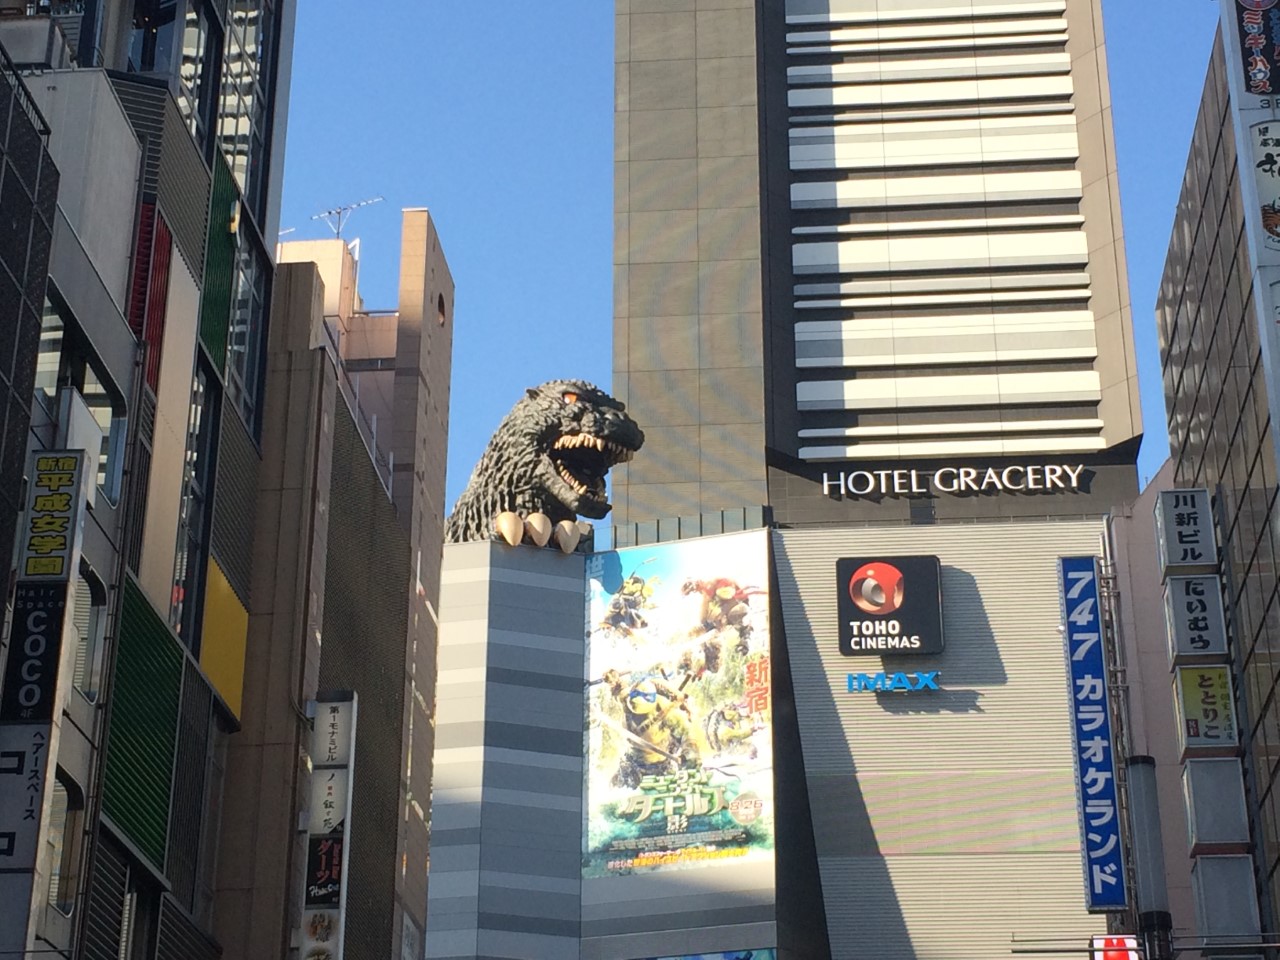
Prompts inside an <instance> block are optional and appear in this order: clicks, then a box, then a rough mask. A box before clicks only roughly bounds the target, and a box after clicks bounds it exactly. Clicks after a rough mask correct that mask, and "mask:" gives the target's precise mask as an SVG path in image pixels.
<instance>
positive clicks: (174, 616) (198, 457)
mask: <svg viewBox="0 0 1280 960" xmlns="http://www.w3.org/2000/svg"><path fill="white" fill-rule="evenodd" d="M218 407H219V402H218V393H217V381H216V379H215V377H214V376H213V375H212V374H211V373H209V372H208V371H207V370H206V369H205V364H204V361H203V360H201V361H200V363H199V364H198V365H197V367H196V374H195V377H194V379H193V380H192V384H191V411H190V415H189V418H188V421H187V453H186V460H185V464H184V469H183V478H182V503H181V508H180V512H179V514H178V550H177V557H176V559H175V561H174V574H173V600H172V605H171V607H170V610H169V624H170V626H172V627H173V629H174V630H175V631H176V632H177V634H178V636H179V638H180V639H181V640H182V642H183V643H184V644H186V646H187V647H188V649H190V650H191V652H192V653H196V654H198V653H199V630H200V622H199V617H200V614H201V612H202V611H203V610H204V584H205V568H206V566H207V563H208V555H209V519H210V508H211V506H212V504H213V477H214V463H213V459H214V452H215V451H216V449H217V442H218V441H217V435H218V429H217V425H218Z"/></svg>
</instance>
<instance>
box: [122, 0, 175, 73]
mask: <svg viewBox="0 0 1280 960" xmlns="http://www.w3.org/2000/svg"><path fill="white" fill-rule="evenodd" d="M177 13H178V0H134V3H133V26H132V30H131V32H130V34H129V70H130V72H132V73H163V74H167V73H169V71H170V69H171V68H172V66H173V51H174V41H175V38H176V36H177Z"/></svg>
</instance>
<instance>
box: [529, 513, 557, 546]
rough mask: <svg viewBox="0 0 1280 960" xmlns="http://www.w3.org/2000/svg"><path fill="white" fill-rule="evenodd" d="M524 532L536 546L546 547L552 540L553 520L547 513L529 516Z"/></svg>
mask: <svg viewBox="0 0 1280 960" xmlns="http://www.w3.org/2000/svg"><path fill="white" fill-rule="evenodd" d="M524 532H525V534H526V535H528V537H529V539H530V540H532V541H533V542H534V543H535V544H537V545H538V546H540V547H545V546H546V545H547V541H548V540H550V539H551V518H550V517H548V516H547V515H546V514H545V513H531V514H529V516H527V517H525V518H524Z"/></svg>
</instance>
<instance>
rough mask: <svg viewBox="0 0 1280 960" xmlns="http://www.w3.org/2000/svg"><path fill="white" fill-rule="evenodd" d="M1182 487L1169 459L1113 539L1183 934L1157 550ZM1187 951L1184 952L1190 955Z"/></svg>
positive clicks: (1188, 897) (1135, 716) (1134, 681)
mask: <svg viewBox="0 0 1280 960" xmlns="http://www.w3.org/2000/svg"><path fill="white" fill-rule="evenodd" d="M1173 486H1174V480H1173V464H1172V461H1166V462H1165V464H1164V466H1162V467H1161V468H1160V471H1159V472H1158V473H1157V474H1156V475H1155V476H1154V477H1153V478H1152V479H1151V482H1150V483H1149V484H1147V488H1146V490H1145V491H1144V493H1143V495H1142V496H1140V497H1139V498H1138V499H1137V500H1136V501H1134V502H1133V503H1132V504H1130V505H1128V506H1126V507H1125V508H1124V509H1122V510H1118V511H1117V512H1116V514H1115V515H1114V516H1113V520H1112V526H1111V536H1110V540H1111V543H1112V545H1113V548H1114V556H1113V558H1112V564H1113V571H1114V575H1115V578H1116V594H1117V595H1118V598H1119V603H1118V605H1117V611H1118V616H1117V618H1116V619H1117V628H1118V629H1117V632H1118V636H1119V640H1120V649H1121V651H1122V654H1121V659H1120V663H1121V664H1123V666H1124V670H1125V672H1124V676H1125V679H1126V681H1127V683H1126V684H1125V690H1126V693H1127V701H1128V703H1127V707H1128V709H1127V713H1126V717H1125V721H1126V727H1127V734H1128V738H1129V744H1130V747H1129V749H1130V752H1131V753H1132V754H1134V755H1135V756H1148V757H1151V758H1153V759H1154V760H1155V763H1156V790H1157V804H1158V807H1159V811H1160V835H1161V840H1162V841H1163V853H1164V868H1165V869H1164V876H1163V877H1161V878H1158V882H1163V883H1164V885H1165V889H1166V891H1167V893H1168V896H1169V913H1170V914H1171V915H1172V917H1173V929H1174V932H1175V935H1176V936H1178V937H1180V938H1191V937H1195V936H1198V935H1199V931H1198V930H1197V927H1196V910H1195V899H1194V896H1193V893H1192V886H1191V863H1192V861H1191V852H1190V841H1189V832H1188V828H1187V801H1186V795H1185V793H1184V792H1183V785H1182V759H1181V755H1180V751H1179V746H1178V725H1179V723H1180V720H1179V718H1178V715H1177V710H1176V708H1175V706H1174V702H1173V680H1172V676H1171V673H1170V666H1169V638H1168V628H1167V626H1166V620H1165V612H1164V592H1163V590H1162V588H1161V584H1160V561H1159V559H1158V557H1157V553H1156V529H1155V504H1156V499H1157V497H1158V496H1159V492H1160V491H1161V490H1169V489H1172V488H1173ZM1189 953H1190V952H1189V951H1185V952H1183V953H1180V954H1179V956H1182V957H1185V956H1188V954H1189Z"/></svg>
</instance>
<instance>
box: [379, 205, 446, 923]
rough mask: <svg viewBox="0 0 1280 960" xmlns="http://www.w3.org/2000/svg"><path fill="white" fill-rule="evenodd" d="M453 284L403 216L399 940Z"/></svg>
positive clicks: (420, 823)
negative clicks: (407, 586) (409, 581)
mask: <svg viewBox="0 0 1280 960" xmlns="http://www.w3.org/2000/svg"><path fill="white" fill-rule="evenodd" d="M453 310H454V286H453V276H452V274H451V273H450V271H449V264H448V261H447V260H446V259H445V255H444V250H443V248H442V246H441V241H440V235H439V233H438V232H437V230H436V225H435V223H434V221H433V220H432V218H431V214H430V213H429V212H428V211H427V210H426V209H410V210H405V211H404V212H403V222H402V228H401V237H400V292H399V312H398V322H397V329H396V339H395V374H394V379H395V382H394V391H393V408H392V411H391V419H390V427H391V438H390V443H391V449H392V453H393V455H394V464H395V465H394V469H393V471H392V487H391V493H392V498H393V500H394V501H395V505H396V511H397V514H398V515H399V518H400V524H401V526H402V527H403V528H404V529H405V530H406V531H407V532H408V534H409V546H410V551H411V558H410V560H411V563H412V564H413V576H414V593H413V596H412V597H410V599H409V603H410V608H409V623H408V636H407V638H406V644H405V686H406V690H405V718H404V722H405V739H404V770H405V785H406V790H405V796H404V798H403V802H404V817H403V819H402V821H401V832H400V838H399V850H400V855H401V858H402V863H404V864H405V865H406V866H405V867H404V868H403V869H402V870H401V874H400V878H399V880H398V881H397V892H398V894H399V897H400V911H401V912H400V914H399V916H398V918H397V919H398V921H399V926H400V929H399V936H400V937H401V938H402V939H403V940H409V941H413V940H415V939H416V942H418V943H421V942H422V941H421V937H422V934H423V932H424V931H425V929H426V904H427V873H428V859H429V852H428V845H429V841H430V820H431V770H432V767H431V763H432V755H433V753H434V750H435V721H434V717H433V714H432V711H433V709H434V704H435V687H436V650H437V634H438V613H437V611H438V609H439V604H440V565H441V561H442V550H443V545H444V520H445V514H444V490H445V486H444V485H445V465H446V463H445V461H446V456H445V455H446V450H447V445H448V436H449V392H450V371H451V369H452V365H453V359H452V357H453V317H454V313H453Z"/></svg>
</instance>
